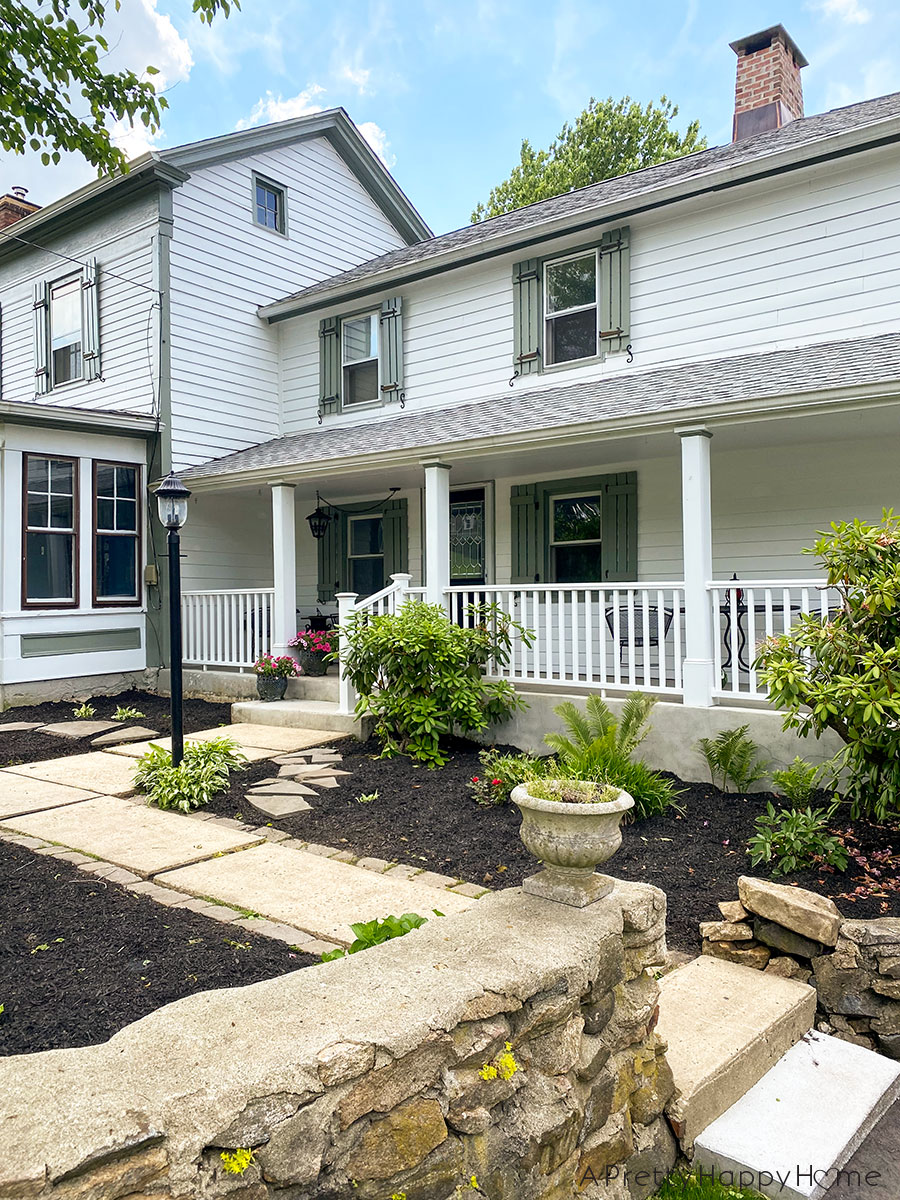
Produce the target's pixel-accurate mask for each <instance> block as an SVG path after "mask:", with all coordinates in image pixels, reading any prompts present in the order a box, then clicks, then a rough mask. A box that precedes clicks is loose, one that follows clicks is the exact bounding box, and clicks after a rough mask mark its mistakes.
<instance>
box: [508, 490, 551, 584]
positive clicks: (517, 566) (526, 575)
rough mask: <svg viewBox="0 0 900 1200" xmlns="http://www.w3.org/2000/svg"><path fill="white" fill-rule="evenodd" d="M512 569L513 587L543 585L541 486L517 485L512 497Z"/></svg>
mask: <svg viewBox="0 0 900 1200" xmlns="http://www.w3.org/2000/svg"><path fill="white" fill-rule="evenodd" d="M509 502H510V507H511V517H512V522H511V533H510V538H511V542H512V546H511V549H512V569H511V572H510V582H511V583H540V581H541V561H542V558H543V548H542V545H541V543H542V541H543V538H542V536H541V534H542V529H543V522H542V519H541V511H540V501H539V493H538V485H537V484H536V483H519V484H515V485H514V486H513V489H512V495H511V496H510V501H509Z"/></svg>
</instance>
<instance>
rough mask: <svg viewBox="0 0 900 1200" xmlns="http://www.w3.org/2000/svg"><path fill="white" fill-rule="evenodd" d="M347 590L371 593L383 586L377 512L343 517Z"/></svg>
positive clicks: (381, 536) (381, 538)
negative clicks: (348, 575) (345, 522)
mask: <svg viewBox="0 0 900 1200" xmlns="http://www.w3.org/2000/svg"><path fill="white" fill-rule="evenodd" d="M347 562H348V565H349V568H350V571H349V574H350V590H351V591H352V592H357V593H358V594H359V595H360V596H371V595H372V594H373V593H374V592H380V591H381V589H382V588H383V587H384V517H383V516H382V515H381V513H367V514H366V515H365V516H360V517H348V519H347Z"/></svg>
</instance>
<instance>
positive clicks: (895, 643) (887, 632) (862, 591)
mask: <svg viewBox="0 0 900 1200" xmlns="http://www.w3.org/2000/svg"><path fill="white" fill-rule="evenodd" d="M806 553H813V554H815V555H816V557H817V558H818V559H819V561H820V563H821V564H822V566H823V567H824V570H825V576H826V579H827V581H828V584H829V585H830V586H831V587H833V588H835V589H836V590H837V592H838V594H839V596H840V608H839V609H837V610H836V611H832V612H830V613H829V614H828V619H827V620H826V621H823V620H822V619H821V617H820V616H816V615H815V614H813V613H804V614H801V615H800V616H798V618H797V621H796V623H795V624H794V626H793V627H792V628H791V629H790V631H789V632H787V633H782V634H779V635H778V636H776V637H772V638H769V639H767V640H766V641H765V642H763V643H762V646H761V647H760V650H759V656H758V658H757V661H756V668H757V670H758V671H759V672H760V677H761V678H762V680H763V682H764V683H765V684H766V686H767V687H768V689H769V697H770V699H771V700H772V701H773V703H774V704H776V705H777V706H778V708H780V709H782V710H783V711H784V713H785V718H784V726H785V728H786V729H796V731H797V733H798V734H799V735H800V736H801V737H808V736H809V735H810V734H812V735H813V737H817V738H818V737H821V735H822V734H823V733H824V732H825V730H826V729H831V730H833V731H834V732H835V733H836V734H838V736H839V737H840V738H841V739H842V740H843V741H844V743H845V746H844V749H843V750H842V751H841V752H840V754H839V755H838V757H837V759H836V760H834V776H835V778H837V776H838V775H839V774H840V773H841V772H843V776H842V784H841V786H842V790H843V792H844V793H845V795H846V797H847V798H848V799H849V800H850V802H851V805H852V812H853V815H854V816H869V817H874V818H875V820H877V821H885V820H893V821H896V820H897V819H898V818H900V518H898V517H896V516H894V513H893V511H892V510H890V509H885V511H884V512H883V514H882V519H881V521H880V522H878V523H876V524H870V523H869V522H867V521H861V520H859V519H858V518H857V519H855V520H853V521H841V522H832V525H831V533H829V534H822V535H821V537H820V538H819V541H817V542H816V545H815V547H814V548H813V549H812V550H807V551H806Z"/></svg>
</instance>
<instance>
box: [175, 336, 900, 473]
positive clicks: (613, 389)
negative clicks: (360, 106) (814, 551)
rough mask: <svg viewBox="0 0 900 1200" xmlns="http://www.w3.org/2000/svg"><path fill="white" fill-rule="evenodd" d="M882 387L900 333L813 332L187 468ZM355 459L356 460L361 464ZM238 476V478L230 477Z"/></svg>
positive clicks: (361, 454) (777, 403)
mask: <svg viewBox="0 0 900 1200" xmlns="http://www.w3.org/2000/svg"><path fill="white" fill-rule="evenodd" d="M873 387H877V388H881V387H884V388H885V389H888V390H889V392H890V394H891V395H892V396H896V395H900V334H896V333H889V334H882V335H880V336H878V337H872V338H860V339H856V340H854V341H841V342H818V343H815V344H813V345H808V346H801V347H798V348H796V349H790V350H776V351H771V352H768V353H765V354H743V355H739V356H736V357H733V358H717V359H709V360H705V361H701V362H690V363H683V364H680V365H679V366H676V367H661V368H657V369H651V370H645V371H631V370H628V369H624V370H622V371H621V372H617V373H616V374H614V375H609V376H606V377H604V378H600V379H594V380H589V381H586V382H581V383H577V384H569V385H568V386H565V387H562V386H560V387H542V388H540V389H533V390H531V391H527V392H526V391H523V392H516V391H514V390H510V391H509V392H508V393H505V394H500V395H497V394H494V395H491V396H489V397H487V398H485V399H483V400H477V401H473V402H470V403H464V404H456V405H452V406H449V407H444V408H430V409H425V410H420V411H418V412H409V411H407V412H404V413H402V414H398V415H396V416H390V417H377V418H374V419H373V418H372V416H371V414H370V415H369V416H368V417H367V418H366V419H365V420H363V421H360V422H359V423H356V424H352V425H351V424H343V423H342V424H336V425H326V426H324V427H320V428H317V429H311V430H308V431H305V432H303V433H297V434H292V435H290V436H288V437H280V438H273V439H272V440H271V441H267V442H261V443H259V444H258V445H255V446H250V447H248V448H247V449H246V450H239V451H237V452H236V453H234V454H229V455H227V456H225V457H224V458H218V459H212V460H211V461H209V462H207V463H202V464H200V465H199V466H196V467H192V468H191V469H189V470H186V471H184V472H183V477H184V479H185V480H189V481H191V482H200V481H207V480H208V481H210V482H213V481H215V480H225V479H229V478H232V479H233V477H237V476H240V477H248V476H249V477H252V478H256V477H258V476H262V477H263V478H267V479H271V478H272V477H273V475H275V474H278V473H281V472H288V471H290V470H291V469H292V468H299V469H300V473H305V470H304V469H305V468H308V467H311V466H314V465H315V466H318V465H322V464H333V463H336V462H337V463H344V462H346V460H348V459H359V460H362V459H372V458H373V457H374V458H376V459H380V458H383V457H384V456H385V455H400V456H402V455H404V454H412V455H415V454H419V455H421V454H423V453H425V452H426V451H427V452H429V453H440V454H441V455H443V456H445V457H448V458H454V457H458V455H459V452H460V450H461V449H465V448H470V447H473V446H474V445H476V444H478V443H479V442H480V443H489V444H497V442H498V439H499V440H500V441H501V442H502V441H503V439H504V438H506V439H514V438H515V437H516V435H519V436H521V435H526V436H527V435H529V434H532V435H540V434H546V435H550V434H552V433H553V431H558V432H559V433H560V434H566V433H568V432H570V431H573V430H578V432H579V434H580V435H582V436H583V435H584V433H585V432H587V427H588V426H594V427H595V429H596V432H598V433H600V434H602V433H604V432H610V433H611V432H614V431H615V430H616V429H618V428H622V429H627V430H631V431H634V430H636V429H641V428H643V429H644V430H645V431H646V430H647V429H648V428H649V427H652V426H656V427H662V428H665V427H666V424H667V423H668V424H669V425H670V426H671V425H672V423H673V421H672V418H674V421H676V422H677V423H678V424H681V425H683V424H684V423H685V421H686V420H689V419H690V418H691V416H693V415H694V414H696V416H697V417H698V418H699V419H708V418H709V417H710V416H711V415H712V414H713V413H715V414H716V415H718V411H717V410H720V409H721V410H724V415H725V416H726V417H728V416H731V417H741V416H742V415H747V414H746V413H745V409H746V406H748V405H752V406H753V411H752V413H751V414H749V415H754V414H756V413H757V412H758V411H760V410H761V409H762V408H763V406H764V405H766V402H769V406H770V407H774V408H777V409H782V408H787V407H789V406H792V405H800V406H802V407H808V406H809V404H810V403H814V402H816V401H819V400H824V401H825V402H828V403H833V402H834V401H835V400H837V399H853V398H854V397H855V395H857V394H858V393H857V389H861V388H868V389H869V390H871V389H872V388H873ZM357 465H361V464H357ZM233 481H234V482H236V480H233Z"/></svg>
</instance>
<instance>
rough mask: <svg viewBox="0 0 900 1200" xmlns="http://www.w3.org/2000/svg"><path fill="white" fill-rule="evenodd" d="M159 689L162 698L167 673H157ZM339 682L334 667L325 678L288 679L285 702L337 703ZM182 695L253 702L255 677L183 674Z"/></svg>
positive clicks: (227, 673)
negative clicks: (313, 701) (321, 701)
mask: <svg viewBox="0 0 900 1200" xmlns="http://www.w3.org/2000/svg"><path fill="white" fill-rule="evenodd" d="M158 686H159V689H160V691H161V692H163V694H166V695H167V694H168V691H169V672H168V671H161V672H160V678H159V685H158ZM339 686H340V681H339V680H338V676H337V667H332V668H331V670H330V671H329V673H328V674H327V675H300V676H299V677H298V678H297V679H289V680H288V686H287V693H286V698H287V699H288V700H333V701H335V703H337V698H338V689H339ZM184 691H185V695H187V696H197V697H200V698H203V699H205V698H207V697H208V698H209V699H214V700H232V701H237V700H254V699H256V676H255V675H254V674H253V672H252V671H224V670H221V671H215V670H213V671H200V670H195V669H189V670H186V671H185V673H184Z"/></svg>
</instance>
